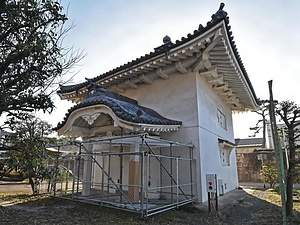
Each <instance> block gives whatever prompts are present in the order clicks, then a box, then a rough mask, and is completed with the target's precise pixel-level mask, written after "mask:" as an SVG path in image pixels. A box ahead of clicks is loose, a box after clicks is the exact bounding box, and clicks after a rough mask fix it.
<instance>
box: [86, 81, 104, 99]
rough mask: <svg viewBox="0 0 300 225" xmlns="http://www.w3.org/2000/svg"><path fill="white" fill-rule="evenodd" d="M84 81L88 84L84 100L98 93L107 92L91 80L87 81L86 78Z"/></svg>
mask: <svg viewBox="0 0 300 225" xmlns="http://www.w3.org/2000/svg"><path fill="white" fill-rule="evenodd" d="M85 79H86V81H87V82H88V83H89V85H88V86H87V90H88V93H87V95H86V98H87V97H91V96H93V95H95V94H96V93H97V94H99V93H106V92H107V90H106V89H105V88H103V87H102V86H101V85H100V84H97V83H96V82H93V81H92V79H88V78H85Z"/></svg>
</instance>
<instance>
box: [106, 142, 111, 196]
mask: <svg viewBox="0 0 300 225" xmlns="http://www.w3.org/2000/svg"><path fill="white" fill-rule="evenodd" d="M109 153H111V140H110V142H109ZM110 164H111V155H110V154H109V155H108V175H109V177H110ZM107 182H108V186H107V193H108V195H107V199H108V197H109V189H110V183H109V180H107Z"/></svg>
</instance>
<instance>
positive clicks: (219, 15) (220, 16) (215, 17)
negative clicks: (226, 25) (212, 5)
mask: <svg viewBox="0 0 300 225" xmlns="http://www.w3.org/2000/svg"><path fill="white" fill-rule="evenodd" d="M224 6H225V4H224V3H223V2H221V4H220V7H219V10H218V11H217V12H216V13H215V14H213V15H212V16H211V21H210V23H215V22H216V21H218V20H221V19H224V18H226V17H227V15H228V13H227V12H225V11H224V10H223V8H224Z"/></svg>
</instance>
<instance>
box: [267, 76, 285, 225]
mask: <svg viewBox="0 0 300 225" xmlns="http://www.w3.org/2000/svg"><path fill="white" fill-rule="evenodd" d="M272 84H273V81H272V80H270V81H269V82H268V85H269V92H270V106H269V115H270V121H271V128H272V134H273V141H274V150H275V156H276V164H277V170H278V175H279V187H280V193H281V205H282V206H281V212H282V224H283V225H286V224H287V211H286V200H287V194H286V183H285V174H284V163H283V154H282V149H281V145H280V141H279V137H278V132H277V125H276V116H275V110H274V108H275V107H274V100H273V91H272Z"/></svg>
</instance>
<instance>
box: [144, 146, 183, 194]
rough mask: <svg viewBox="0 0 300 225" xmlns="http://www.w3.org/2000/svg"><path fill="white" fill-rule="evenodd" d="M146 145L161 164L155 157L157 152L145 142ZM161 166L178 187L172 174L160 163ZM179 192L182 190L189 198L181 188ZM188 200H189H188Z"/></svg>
mask: <svg viewBox="0 0 300 225" xmlns="http://www.w3.org/2000/svg"><path fill="white" fill-rule="evenodd" d="M145 144H146V145H147V147H148V148H149V150H150V151H151V153H152V154H153V157H155V158H156V159H157V161H158V162H159V163H160V161H159V159H158V158H159V157H158V156H156V155H155V152H154V151H153V149H152V148H151V147H150V146H149V145H148V143H147V142H146V141H145ZM160 165H161V166H162V167H163V169H164V170H165V171H166V173H167V174H168V175H169V176H170V177H171V180H172V181H173V182H175V185H176V181H175V180H174V178H173V176H172V174H170V173H169V171H168V170H167V168H166V167H165V166H164V165H163V164H162V163H160ZM171 186H172V184H171ZM179 190H180V191H181V193H182V194H183V195H184V196H185V197H186V198H187V196H186V195H185V193H184V191H183V190H182V189H181V188H179ZM187 199H188V198H187Z"/></svg>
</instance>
